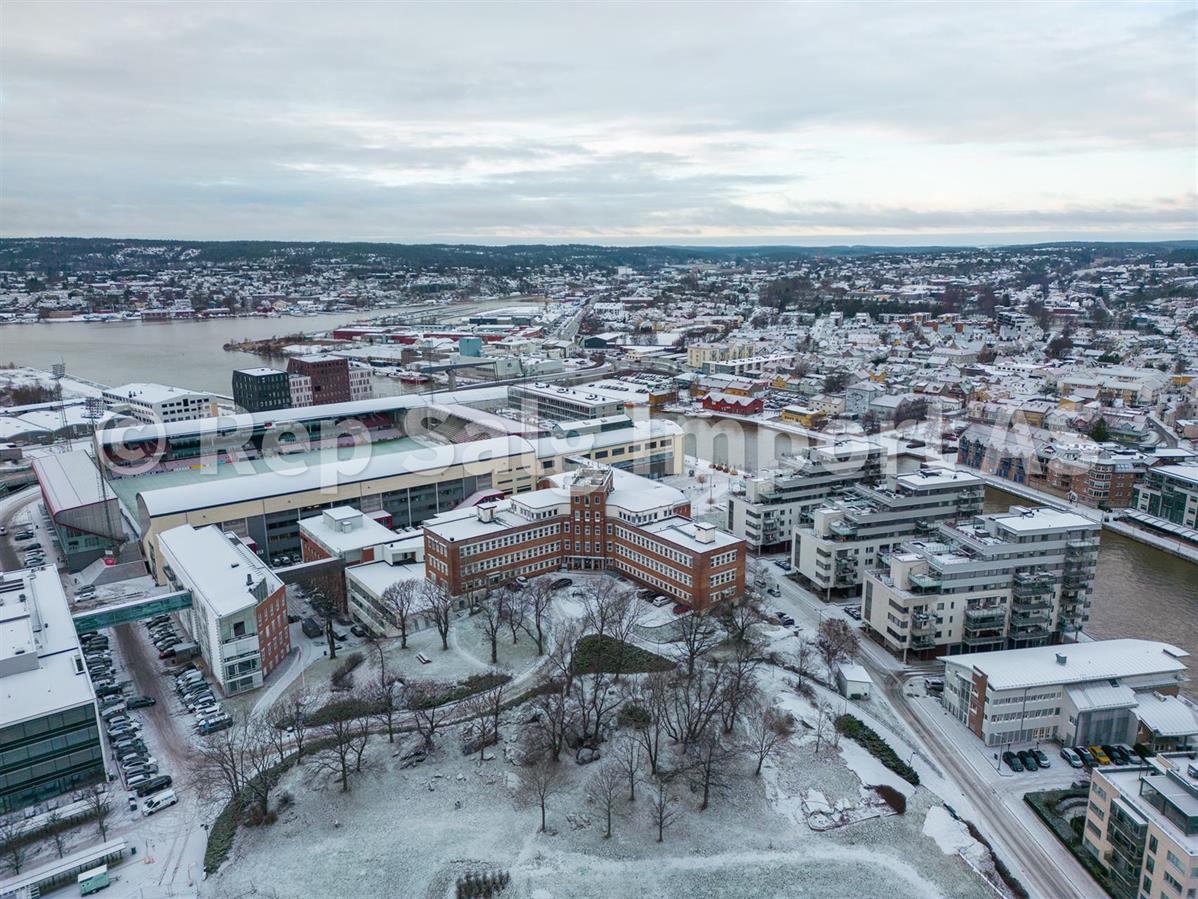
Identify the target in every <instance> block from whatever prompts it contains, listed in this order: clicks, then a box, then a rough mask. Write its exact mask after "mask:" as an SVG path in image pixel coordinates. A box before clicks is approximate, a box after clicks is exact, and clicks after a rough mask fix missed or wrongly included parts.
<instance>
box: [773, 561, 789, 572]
mask: <svg viewBox="0 0 1198 899" xmlns="http://www.w3.org/2000/svg"><path fill="white" fill-rule="evenodd" d="M774 564H775V565H777V566H778V567H779V568H781V569H782V570H783V571H790V563H789V562H787V561H786V560H785V559H778V560H776V561H775V562H774Z"/></svg>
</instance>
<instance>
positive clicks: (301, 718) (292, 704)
mask: <svg viewBox="0 0 1198 899" xmlns="http://www.w3.org/2000/svg"><path fill="white" fill-rule="evenodd" d="M322 701H323V698H322V697H321V696H319V695H317V694H316V693H314V692H312V690H310V689H309V688H307V687H301V688H300V689H298V690H295V691H293V692H291V693H288V694H287V695H286V696H285V697H284V699H283V701H282V703H281V705H282V707H283V709H284V710H285V712H286V720H287V722H288V725H287V726H289V727H290V728H291V738H292V740H294V742H295V758H296V761H298V760H300V759H302V758H303V757H304V747H305V744H306V742H307V738H308V732H309V731H310V730H311V729H312V725H311V723H310V719H311V717H312V713H313V712H314V711H315V710H316V709H318V708H319V707H320V705H321V703H322Z"/></svg>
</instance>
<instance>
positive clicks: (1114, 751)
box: [1102, 743, 1131, 765]
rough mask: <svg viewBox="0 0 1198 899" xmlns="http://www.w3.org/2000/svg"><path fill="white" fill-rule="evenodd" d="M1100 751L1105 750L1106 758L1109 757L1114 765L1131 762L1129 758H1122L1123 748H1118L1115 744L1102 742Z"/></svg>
mask: <svg viewBox="0 0 1198 899" xmlns="http://www.w3.org/2000/svg"><path fill="white" fill-rule="evenodd" d="M1102 751H1103V752H1105V753H1106V754H1107V758H1109V759H1110V760H1111V761H1112V762H1114V763H1115V764H1116V765H1128V764H1130V763H1131V759H1129V758H1124V757H1123V750H1121V749H1119V747H1117V746H1111V745H1110V744H1108V743H1103V744H1102Z"/></svg>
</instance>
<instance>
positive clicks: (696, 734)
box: [663, 666, 727, 747]
mask: <svg viewBox="0 0 1198 899" xmlns="http://www.w3.org/2000/svg"><path fill="white" fill-rule="evenodd" d="M726 682H727V680H726V677H725V675H724V667H723V666H716V667H715V668H700V669H698V670H697V671H696V672H695V674H694V677H691V678H689V679H686V680H683V681H682V682H681V683H678V684H674V685H673V686H672V687H671V689H670V691H669V693H668V694H667V695H666V702H665V715H664V722H663V723H664V725H665V729H666V733H667V734H669V735H670V739H672V740H674V742H676V743H681V744H682V745H683V746H684V747H686V746H690V745H691V744H692V743H697V742H698V741H699V740H700V739H701V738H702V737H704V736H705V735H706V734H707V733H708V730H709V729H710V727H711V723H712V720H713V719H714V718H715V717H716V716H717V715H718V714H719V713H720V708H721V706H722V705H723V703H724V698H725V684H726Z"/></svg>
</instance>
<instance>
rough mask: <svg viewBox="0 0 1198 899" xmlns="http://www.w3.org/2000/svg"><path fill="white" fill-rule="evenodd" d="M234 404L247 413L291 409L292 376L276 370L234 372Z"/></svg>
mask: <svg viewBox="0 0 1198 899" xmlns="http://www.w3.org/2000/svg"><path fill="white" fill-rule="evenodd" d="M233 402H234V403H235V404H236V405H237V407H238V408H240V409H244V410H245V411H246V412H272V411H274V410H275V409H290V408H291V405H292V404H291V376H290V375H288V374H287V372H285V371H279V370H278V369H274V368H243V369H238V370H237V371H234V372H233Z"/></svg>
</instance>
